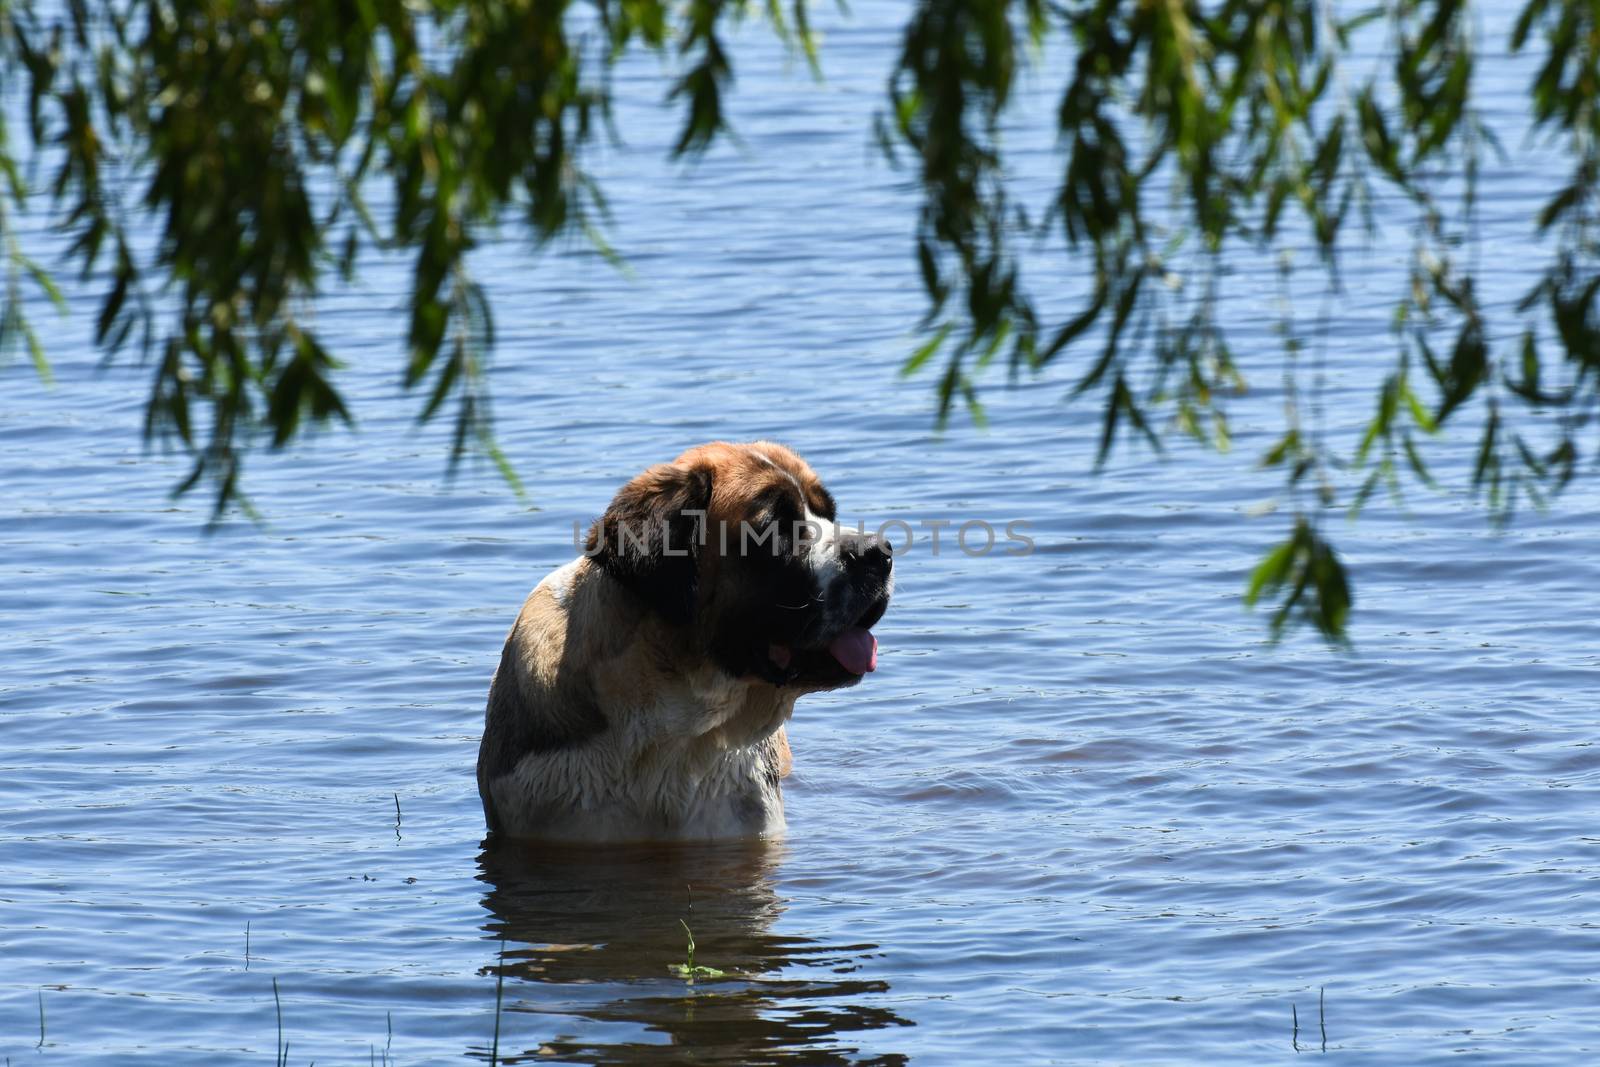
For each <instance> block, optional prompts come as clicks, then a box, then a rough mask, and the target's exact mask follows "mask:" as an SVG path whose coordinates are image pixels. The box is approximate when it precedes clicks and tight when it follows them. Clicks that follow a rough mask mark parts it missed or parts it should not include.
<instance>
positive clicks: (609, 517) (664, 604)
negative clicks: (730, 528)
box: [584, 463, 711, 623]
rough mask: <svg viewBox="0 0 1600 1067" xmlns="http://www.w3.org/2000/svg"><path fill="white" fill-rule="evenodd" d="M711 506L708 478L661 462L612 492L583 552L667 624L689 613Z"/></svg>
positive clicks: (703, 472) (706, 473)
mask: <svg viewBox="0 0 1600 1067" xmlns="http://www.w3.org/2000/svg"><path fill="white" fill-rule="evenodd" d="M710 502H711V474H710V472H709V471H707V470H704V469H700V468H689V467H679V466H677V465H675V464H671V463H662V464H659V465H658V466H654V467H651V468H650V469H649V470H647V471H645V472H644V473H643V474H641V475H639V476H638V477H637V478H635V479H634V480H633V481H631V482H629V483H628V484H627V485H625V486H623V487H622V488H621V489H620V490H618V492H617V495H616V498H615V499H614V500H612V501H611V506H610V507H609V508H607V509H606V513H605V514H604V515H603V516H601V517H600V518H599V519H598V520H597V521H596V522H595V524H594V525H593V526H591V527H590V528H589V538H588V541H587V543H586V544H585V546H584V554H585V555H588V556H589V557H591V558H592V559H594V560H595V561H596V562H597V563H599V564H600V566H601V567H603V568H604V569H605V571H606V573H607V574H609V575H611V577H613V578H615V579H616V580H617V581H619V582H621V583H622V584H623V585H625V586H627V587H628V588H629V589H632V590H633V591H634V592H635V593H637V594H639V596H640V597H642V598H643V599H644V601H645V602H646V603H647V604H649V605H650V606H651V607H652V608H654V609H655V610H656V611H658V612H660V613H661V615H662V616H663V617H664V618H665V619H667V620H668V621H669V622H673V623H686V622H688V621H689V619H690V617H691V616H692V615H693V613H694V601H695V577H696V563H697V561H698V560H699V558H700V547H701V546H700V539H701V534H702V531H703V530H704V529H705V526H704V523H705V510H706V507H707V505H709V504H710Z"/></svg>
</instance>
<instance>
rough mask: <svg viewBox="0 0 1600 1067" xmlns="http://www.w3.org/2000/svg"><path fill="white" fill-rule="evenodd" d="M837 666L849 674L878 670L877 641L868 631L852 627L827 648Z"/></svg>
mask: <svg viewBox="0 0 1600 1067" xmlns="http://www.w3.org/2000/svg"><path fill="white" fill-rule="evenodd" d="M828 651H829V652H831V653H833V658H834V659H836V660H838V661H839V666H841V667H843V668H844V669H845V670H847V671H849V672H850V673H851V674H866V673H867V672H868V671H875V670H877V669H878V639H877V638H876V637H873V636H872V632H871V631H870V630H864V629H862V628H861V627H859V626H852V627H850V629H848V630H846V631H845V632H844V633H842V634H840V635H839V636H838V637H835V638H834V639H833V644H831V645H829V646H828Z"/></svg>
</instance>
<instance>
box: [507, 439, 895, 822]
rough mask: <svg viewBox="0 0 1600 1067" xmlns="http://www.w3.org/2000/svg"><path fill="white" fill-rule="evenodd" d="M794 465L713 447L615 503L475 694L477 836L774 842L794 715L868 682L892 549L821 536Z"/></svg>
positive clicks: (819, 515)
mask: <svg viewBox="0 0 1600 1067" xmlns="http://www.w3.org/2000/svg"><path fill="white" fill-rule="evenodd" d="M836 518H837V515H836V512H835V508H834V502H833V497H832V496H830V495H829V493H828V491H827V489H825V488H823V485H822V482H821V481H820V480H819V479H818V478H817V475H816V473H815V472H814V471H812V469H811V467H810V466H809V465H807V464H806V462H805V461H804V460H803V459H801V458H800V457H799V456H798V455H796V454H795V453H794V452H792V451H790V450H789V449H788V448H785V447H784V446H782V445H779V444H774V443H772V442H767V441H757V442H754V443H750V444H730V443H727V442H720V441H719V442H714V443H711V444H706V445H701V446H699V447H696V448H691V449H690V450H689V451H687V452H685V453H683V455H681V456H679V457H678V458H677V459H675V460H673V461H672V462H671V463H664V464H660V465H657V466H654V467H651V468H649V469H648V470H646V471H644V473H642V474H640V475H639V476H638V477H636V478H634V479H633V480H632V481H630V482H629V483H628V484H627V485H625V486H623V487H622V489H621V490H620V491H618V493H617V495H616V497H615V499H613V500H612V501H611V505H610V507H609V508H608V509H607V510H606V512H605V514H604V515H603V516H602V517H601V518H600V519H598V520H597V521H596V522H595V523H594V524H593V525H592V526H591V527H590V528H589V531H588V536H587V539H586V541H585V543H584V548H583V554H582V555H581V556H579V557H578V558H577V559H575V560H573V561H572V562H570V563H567V564H566V565H565V566H562V567H560V568H559V569H557V570H555V571H554V572H552V573H551V574H550V575H548V576H547V577H546V578H545V579H544V580H543V581H542V582H540V583H539V584H538V586H536V587H535V588H534V590H533V592H532V593H530V594H529V595H528V598H527V600H526V601H525V602H524V603H523V605H522V611H521V614H519V615H518V616H517V620H516V623H515V624H514V625H513V626H512V627H511V633H510V636H509V637H508V638H507V639H506V643H505V648H504V650H503V651H502V653H501V657H500V665H499V667H498V668H497V669H496V671H495V674H494V680H493V681H492V682H491V683H490V686H489V700H488V707H487V710H486V712H485V718H484V731H483V741H482V744H481V745H480V746H479V750H478V791H479V794H480V795H481V796H482V798H483V811H484V818H485V820H486V821H487V823H488V826H489V829H490V832H491V835H504V836H507V837H513V838H534V839H542V840H551V841H577V842H624V841H663V840H721V839H731V838H748V837H773V836H777V835H780V834H782V832H783V830H784V816H783V796H782V790H781V788H780V781H781V779H782V778H783V777H784V776H786V775H787V774H788V773H789V770H790V767H791V765H792V759H791V755H790V750H789V743H788V738H787V736H786V734H785V731H784V724H785V723H787V722H788V720H789V716H790V715H791V713H792V712H793V711H794V704H795V700H796V698H798V697H800V696H803V695H804V694H806V693H815V692H819V691H822V690H827V689H838V688H841V687H844V686H851V685H855V684H856V683H858V682H860V681H861V679H862V678H863V677H864V676H865V675H867V674H868V673H870V672H872V671H873V670H875V669H876V668H877V654H878V644H877V638H876V637H875V636H874V635H873V634H872V629H871V628H872V627H873V626H874V625H875V624H876V623H877V622H878V620H879V619H881V618H882V617H883V614H884V612H885V610H887V608H888V606H889V597H890V593H891V591H892V585H893V574H892V571H893V552H892V549H891V546H890V545H889V543H888V541H887V540H886V539H884V538H883V537H881V536H879V535H876V534H869V533H867V532H865V531H864V530H861V529H859V528H858V529H856V530H851V529H848V528H846V527H842V526H839V525H837V524H836V522H835V520H836Z"/></svg>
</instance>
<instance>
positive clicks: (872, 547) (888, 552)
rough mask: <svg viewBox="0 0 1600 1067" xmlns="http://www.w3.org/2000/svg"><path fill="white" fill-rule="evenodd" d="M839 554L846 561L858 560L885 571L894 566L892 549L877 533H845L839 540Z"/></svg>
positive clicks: (886, 540) (885, 539)
mask: <svg viewBox="0 0 1600 1067" xmlns="http://www.w3.org/2000/svg"><path fill="white" fill-rule="evenodd" d="M839 554H840V555H842V556H843V557H844V559H845V561H846V562H847V563H854V562H857V561H860V562H861V563H864V564H865V565H867V566H869V567H873V568H877V569H880V570H885V571H887V570H888V569H889V568H890V567H892V566H894V549H893V548H892V547H891V546H890V545H889V541H888V539H887V538H885V537H882V536H880V535H878V534H861V533H846V534H845V536H844V537H843V539H842V540H841V541H840V542H839Z"/></svg>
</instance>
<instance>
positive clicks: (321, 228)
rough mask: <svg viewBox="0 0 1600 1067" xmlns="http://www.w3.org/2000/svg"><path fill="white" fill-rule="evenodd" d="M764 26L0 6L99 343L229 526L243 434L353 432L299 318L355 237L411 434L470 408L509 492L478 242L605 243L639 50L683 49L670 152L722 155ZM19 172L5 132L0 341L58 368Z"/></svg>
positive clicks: (454, 9) (465, 444)
mask: <svg viewBox="0 0 1600 1067" xmlns="http://www.w3.org/2000/svg"><path fill="white" fill-rule="evenodd" d="M747 9H748V4H746V3H744V2H743V0H691V2H690V3H688V4H687V5H668V4H665V3H662V2H659V0H597V2H596V3H595V4H594V5H593V6H592V8H591V7H589V6H587V5H576V4H570V3H567V2H565V0H554V2H552V0H515V2H506V0H441V2H437V3H432V4H417V3H409V2H402V0H361V2H360V3H356V4H334V5H327V4H321V3H309V2H305V0H286V2H274V3H263V2H259V0H257V2H252V0H240V2H233V0H205V2H202V0H176V2H170V3H154V2H140V0H98V2H91V0H69V2H67V3H65V4H60V5H57V4H49V5H43V4H40V5H35V4H34V3H32V2H31V0H0V72H3V73H4V74H5V75H6V76H7V77H8V84H16V82H12V81H9V79H11V78H13V77H16V78H17V81H22V80H23V76H25V82H26V85H27V95H26V103H27V114H28V122H27V129H26V131H25V133H26V136H27V144H28V145H29V146H30V147H31V148H32V149H33V150H35V152H36V153H37V150H38V149H41V148H42V149H47V151H46V152H44V153H42V154H39V155H38V158H43V159H48V160H50V161H51V162H52V163H53V165H54V167H55V171H54V173H53V174H49V175H47V176H46V182H45V185H46V188H47V189H48V191H49V193H50V195H51V196H52V197H53V198H54V200H55V202H56V204H57V206H58V208H59V209H60V210H61V211H62V212H63V213H64V216H65V219H66V224H67V226H68V228H69V230H70V233H71V237H72V243H71V255H72V257H73V258H74V259H75V260H76V262H77V264H78V266H79V267H80V268H81V270H82V272H83V273H84V275H85V276H88V275H89V274H90V273H91V272H92V271H95V270H103V271H108V272H109V277H110V284H109V288H108V289H107V291H106V293H105V296H104V299H103V301H102V304H101V311H100V315H99V320H98V323H97V326H96V338H97V340H98V341H99V343H100V344H102V345H103V346H104V347H105V349H106V351H107V353H108V354H115V353H118V352H121V351H123V350H124V349H126V348H130V347H131V348H134V349H136V350H137V351H138V352H139V353H140V354H141V355H142V357H143V358H144V360H145V361H146V362H147V363H148V364H149V365H151V366H152V367H153V369H154V381H153V384H152V388H151V392H150V401H149V407H148V412H147V417H146V421H145V432H146V436H147V439H148V440H151V441H157V442H164V443H167V444H176V445H177V446H179V447H181V448H182V449H184V450H185V451H186V452H187V453H188V454H189V455H190V456H191V457H192V459H193V461H194V465H193V467H192V469H191V471H190V474H189V476H188V478H187V479H185V480H184V481H183V483H182V484H181V485H180V486H179V487H178V491H179V492H183V491H187V490H189V489H190V488H192V487H194V486H196V485H199V484H202V483H204V484H206V485H208V486H210V487H211V489H212V490H213V491H214V493H215V509H216V514H217V515H218V516H220V515H221V514H222V513H223V512H224V511H225V509H227V508H228V507H229V506H230V505H242V504H244V503H245V501H244V498H243V496H242V490H241V482H240V467H241V463H242V461H243V459H244V456H245V454H246V452H247V451H248V448H249V446H250V445H251V444H253V443H254V442H256V441H257V440H264V441H265V442H266V443H268V444H269V445H270V446H271V447H275V448H281V447H283V446H284V445H286V444H288V443H289V442H290V441H292V440H294V439H295V438H296V437H297V436H299V435H301V434H303V433H304V432H305V431H306V430H308V429H310V428H314V427H318V426H322V425H325V424H328V423H349V422H350V421H351V420H352V414H351V412H350V410H349V408H348V407H347V406H346V404H345V402H344V399H343V397H342V396H341V395H340V393H339V391H338V389H337V388H336V386H335V384H334V382H335V378H336V375H337V372H338V369H339V364H338V362H337V360H336V359H335V358H334V355H333V354H332V353H330V352H329V351H328V350H327V349H326V347H325V346H324V345H323V343H322V342H321V340H320V339H319V336H318V333H317V329H316V326H315V322H314V318H313V317H312V315H311V314H310V311H311V309H312V307H313V305H314V301H315V298H316V296H317V294H318V293H319V292H321V291H322V290H323V289H325V288H326V287H327V286H328V285H329V284H330V282H336V281H338V280H339V279H341V278H348V276H349V274H350V272H351V270H352V267H353V265H354V263H355V262H356V260H357V258H358V257H359V256H360V254H361V252H362V250H363V249H365V248H378V249H385V250H396V251H399V252H402V253H404V254H406V255H408V256H410V257H411V258H412V261H413V264H414V270H413V274H412V290H411V299H410V312H409V323H408V329H407V339H408V354H407V358H406V361H405V364H404V373H403V378H402V381H403V383H404V385H405V387H406V388H408V389H414V390H421V391H422V392H423V394H424V401H423V404H422V408H421V412H420V418H421V419H422V420H427V419H429V418H432V417H433V416H434V415H435V414H436V413H438V412H439V411H441V410H442V409H444V408H445V407H446V406H447V405H453V406H454V410H455V435H454V444H453V448H452V452H451V464H452V467H453V466H454V464H455V463H456V462H457V461H459V460H460V459H461V458H462V457H463V456H464V455H466V454H468V453H469V452H472V451H474V450H476V451H479V452H481V453H483V454H486V455H487V456H488V457H489V458H490V459H492V460H493V461H494V462H495V463H496V464H498V465H499V466H500V468H501V470H502V472H503V473H505V475H506V477H507V478H508V480H510V481H511V483H512V485H513V487H514V488H519V487H518V486H517V483H516V481H515V477H514V475H512V473H511V470H510V467H509V465H508V464H507V463H506V462H505V458H504V457H503V456H502V455H501V454H500V452H499V450H498V449H497V448H496V447H495V445H494V440H493V437H492V434H491V429H490V428H491V417H490V407H489V396H488V391H487V388H486V383H485V369H486V363H487V360H488V358H489V353H490V351H491V350H492V347H493V343H494V325H493V318H492V316H491V314H490V308H489V305H488V301H487V300H486V299H485V297H484V293H483V289H482V287H481V286H480V285H479V284H478V283H477V282H476V281H474V280H473V278H472V277H471V275H470V274H469V272H468V269H467V257H468V253H469V252H470V251H471V249H472V248H473V246H474V244H475V243H476V242H477V240H478V239H479V236H480V235H481V234H482V232H483V231H484V230H485V228H487V227H492V226H494V225H496V224H497V223H499V222H500V221H501V220H502V219H504V218H505V217H507V216H508V215H510V214H515V215H518V216H520V218H521V220H522V222H523V224H524V226H525V228H526V231H527V233H528V235H529V237H530V239H531V241H532V242H533V243H534V244H535V245H537V244H540V243H543V242H545V241H548V240H549V239H551V238H552V237H554V236H556V235H558V234H562V233H567V232H572V231H576V232H580V233H588V234H590V235H592V236H595V237H596V238H598V231H597V230H596V225H597V222H598V221H599V220H600V219H602V218H603V215H604V210H605V204H604V200H603V199H602V198H601V195H600V190H599V189H598V188H597V187H596V185H595V183H594V182H593V181H592V180H591V179H590V177H589V176H588V175H587V174H586V173H585V171H584V169H583V159H584V148H585V146H587V145H588V144H590V143H591V142H592V141H593V139H594V138H595V137H596V136H598V135H600V134H601V133H602V132H603V130H604V129H605V126H606V123H607V121H608V119H609V116H610V109H611V96H610V86H609V78H608V75H607V72H608V70H609V68H610V67H611V66H612V65H613V64H614V63H615V62H616V60H617V59H618V57H620V56H621V55H622V54H623V53H624V52H625V51H626V50H627V49H628V48H630V47H635V46H637V47H642V48H646V49H650V50H653V51H656V52H661V53H671V54H673V55H675V56H677V57H678V58H679V60H680V68H681V74H680V76H678V78H677V80H676V83H675V84H674V85H673V86H672V87H671V88H670V90H669V95H670V96H672V97H674V98H678V99H681V100H682V102H683V108H682V111H683V125H682V134H681V136H680V137H679V139H678V151H679V152H680V153H692V152H696V151H699V150H701V149H703V148H704V147H705V146H706V145H707V144H709V143H710V142H711V140H712V139H713V138H714V137H715V136H716V134H717V133H718V131H720V130H721V129H722V128H723V126H724V125H725V123H724V120H723V115H722V92H723V90H724V88H725V87H726V85H727V83H728V80H729V78H730V77H731V68H730V65H729V59H728V55H727V52H726V50H725V48H724V47H723V44H722V40H721V37H720V32H721V31H722V30H723V29H725V28H726V24H727V23H728V22H729V21H730V20H731V19H734V18H737V17H740V16H742V15H743V14H744V13H745V12H746V11H747ZM766 11H767V13H768V14H769V16H770V17H772V18H773V19H774V21H775V24H776V25H777V27H778V30H779V32H780V34H782V35H784V36H786V37H788V38H789V39H791V40H793V41H795V42H797V43H799V44H801V45H803V46H804V47H806V48H807V49H808V50H809V31H808V27H807V22H806V18H805V9H804V7H803V5H802V6H797V7H795V8H794V11H793V16H792V19H790V20H785V19H784V18H783V13H782V10H781V9H780V8H779V7H778V6H777V3H776V0H771V2H770V3H769V6H768V7H767V8H766ZM47 12H48V13H47ZM24 158H25V155H24V154H23V152H22V151H21V149H20V146H19V143H18V139H17V138H16V137H15V136H14V134H13V131H9V130H6V129H4V128H3V127H0V239H3V241H4V247H5V250H6V254H7V264H8V267H9V271H8V275H7V287H6V292H5V300H4V304H3V306H0V345H4V344H9V343H14V342H17V341H20V342H22V343H25V344H26V346H27V347H28V348H29V350H30V351H31V352H32V353H33V356H34V359H35V361H36V363H37V364H38V365H39V367H40V371H41V373H46V372H47V366H46V364H45V363H44V357H43V353H42V351H41V349H40V347H39V345H38V343H37V339H36V337H35V335H34V333H33V330H32V327H31V326H30V325H29V324H28V323H26V322H25V321H24V320H23V318H22V315H21V306H22V296H23V286H24V284H25V283H32V284H36V285H39V286H43V287H46V288H47V290H48V291H49V292H50V293H51V294H52V295H54V289H53V288H51V287H50V285H49V281H48V279H47V278H46V277H45V276H44V275H43V274H42V273H41V272H39V271H38V270H37V268H36V267H35V266H34V264H33V263H32V262H31V261H29V260H28V259H26V258H25V257H24V256H23V255H22V253H21V250H20V249H19V248H17V246H16V242H15V239H14V232H13V229H12V227H11V225H10V218H11V213H12V212H14V211H15V210H16V209H17V208H18V207H20V206H21V205H23V203H24V199H25V197H26V196H27V194H28V192H29V189H28V188H27V186H26V183H25V182H24V179H23V175H24V173H25V172H26V170H27V168H25V167H22V166H19V160H22V159H24ZM374 183H381V184H382V185H385V186H387V188H388V192H389V194H390V196H391V197H392V200H393V210H392V214H391V215H390V217H389V218H387V219H384V220H382V221H380V220H378V219H376V218H374V215H373V213H372V212H371V211H370V210H369V209H368V207H367V204H366V203H365V200H364V195H363V194H364V191H370V190H371V189H373V188H374ZM314 189H315V190H332V195H329V196H323V195H317V196H313V194H312V190H314ZM136 215H138V216H145V217H153V218H154V219H156V220H157V221H158V225H159V227H160V241H159V243H158V244H157V246H156V247H155V248H154V249H153V250H151V251H142V250H140V249H139V248H137V247H136V246H135V242H134V241H133V240H132V239H131V232H132V225H131V220H132V219H133V218H134V216H136ZM519 491H520V488H519Z"/></svg>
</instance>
